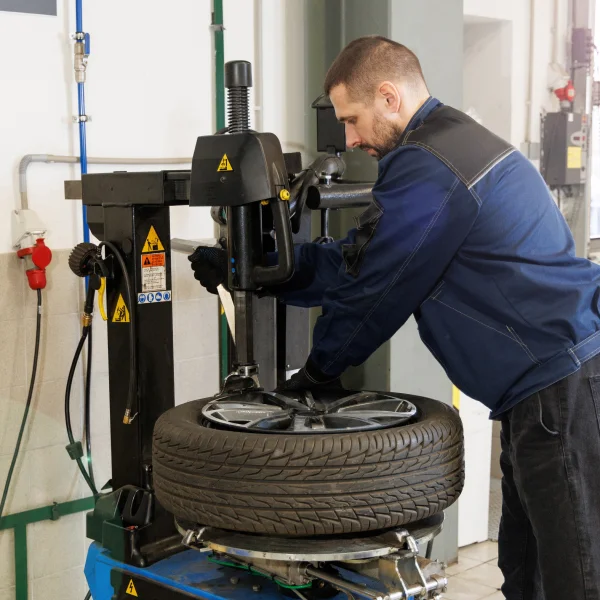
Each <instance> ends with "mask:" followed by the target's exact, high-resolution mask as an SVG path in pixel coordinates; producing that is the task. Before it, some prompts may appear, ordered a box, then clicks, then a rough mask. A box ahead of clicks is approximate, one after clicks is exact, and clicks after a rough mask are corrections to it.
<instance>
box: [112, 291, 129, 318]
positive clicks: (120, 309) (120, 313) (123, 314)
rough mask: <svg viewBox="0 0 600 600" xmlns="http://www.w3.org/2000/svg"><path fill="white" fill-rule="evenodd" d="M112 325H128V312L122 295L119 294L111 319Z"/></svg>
mask: <svg viewBox="0 0 600 600" xmlns="http://www.w3.org/2000/svg"><path fill="white" fill-rule="evenodd" d="M112 322H113V323H129V322H130V319H129V311H128V310H127V305H126V304H125V300H123V294H119V300H118V302H117V306H116V308H115V312H114V314H113V318H112Z"/></svg>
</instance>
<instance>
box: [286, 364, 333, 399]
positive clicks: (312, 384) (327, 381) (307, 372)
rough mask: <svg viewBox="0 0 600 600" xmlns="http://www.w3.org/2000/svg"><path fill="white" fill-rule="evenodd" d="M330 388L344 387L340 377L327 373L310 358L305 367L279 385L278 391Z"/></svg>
mask: <svg viewBox="0 0 600 600" xmlns="http://www.w3.org/2000/svg"><path fill="white" fill-rule="evenodd" d="M329 389H343V388H342V382H341V381H340V378H339V377H330V376H328V375H325V373H323V372H321V370H320V369H318V368H317V366H316V365H315V364H314V363H313V362H312V361H311V360H310V358H309V359H308V360H307V361H306V364H305V365H304V367H302V369H300V370H299V371H298V372H297V373H295V374H294V375H292V377H291V378H290V379H288V380H287V381H286V382H285V383H284V384H283V385H282V386H280V387H278V388H277V391H278V392H285V391H288V392H297V391H302V390H329Z"/></svg>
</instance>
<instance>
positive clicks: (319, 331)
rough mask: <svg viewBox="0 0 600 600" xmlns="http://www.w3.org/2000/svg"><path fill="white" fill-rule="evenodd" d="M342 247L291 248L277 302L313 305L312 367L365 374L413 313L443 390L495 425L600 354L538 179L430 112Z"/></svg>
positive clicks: (595, 319)
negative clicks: (444, 382)
mask: <svg viewBox="0 0 600 600" xmlns="http://www.w3.org/2000/svg"><path fill="white" fill-rule="evenodd" d="M357 221H358V222H357V227H356V228H355V229H353V230H352V231H350V232H349V233H348V235H347V237H346V238H345V239H342V240H340V241H336V242H333V243H330V244H325V245H319V244H302V245H299V246H297V247H296V254H295V256H296V273H295V275H294V277H293V278H292V280H291V281H290V282H289V284H287V291H284V292H282V293H281V294H280V297H281V298H283V300H284V301H285V302H286V303H288V304H290V305H294V306H303V307H309V306H322V309H323V313H322V316H321V317H320V318H319V319H318V321H317V323H316V326H315V330H314V335H313V348H312V351H311V354H310V360H311V362H312V363H313V364H315V365H317V366H318V367H319V369H320V370H321V371H322V372H323V373H324V374H325V375H328V376H331V377H334V376H337V375H339V374H341V373H342V372H343V371H344V370H345V369H346V368H347V367H348V366H350V365H359V364H361V363H363V362H364V361H365V360H366V359H367V358H368V357H369V356H370V355H371V354H372V353H373V352H374V351H375V350H376V349H377V348H378V347H379V346H380V345H381V344H383V343H384V342H386V341H387V340H388V339H389V338H390V337H391V336H392V335H394V333H395V332H396V331H398V329H399V328H400V327H402V325H403V324H404V323H405V322H406V320H407V319H408V318H409V317H410V316H411V315H414V316H415V318H416V320H417V323H418V328H419V333H420V336H421V339H422V340H423V342H424V343H425V344H426V346H427V347H428V348H429V350H430V351H431V353H432V354H433V355H434V357H435V358H436V359H437V360H438V362H439V363H440V364H441V365H442V367H443V368H444V369H445V371H446V373H447V374H448V377H449V378H450V380H451V381H452V382H453V383H454V384H455V385H456V386H457V387H458V388H459V389H460V390H462V391H463V392H464V393H465V394H467V395H468V396H470V397H472V398H474V399H476V400H479V401H481V402H483V403H484V404H485V405H486V406H488V407H489V408H490V409H491V411H492V417H496V416H498V415H499V414H501V413H503V412H505V411H506V410H508V409H510V408H511V407H513V406H514V405H515V404H516V403H517V402H519V401H520V400H521V399H523V398H525V397H528V396H530V395H532V394H534V393H535V392H537V391H539V390H540V389H543V388H545V387H547V386H549V385H551V384H552V383H554V382H556V381H558V380H560V379H562V378H564V377H566V376H567V375H569V374H571V373H573V372H574V371H576V370H577V369H579V368H580V366H581V364H582V363H583V362H585V361H587V360H588V359H590V358H591V357H593V356H595V355H596V354H598V353H599V352H600V314H599V310H598V301H599V293H600V285H599V284H600V267H599V266H597V265H595V264H593V263H591V262H590V261H588V260H587V259H583V258H577V257H576V256H575V249H574V242H573V237H572V235H571V232H570V230H569V228H568V226H567V224H566V222H565V220H564V218H563V216H562V214H561V212H560V211H559V209H558V207H557V206H556V204H555V202H554V201H553V198H552V196H551V194H550V191H549V189H548V187H547V186H546V184H545V182H544V181H543V179H542V178H541V176H540V174H539V172H538V171H537V169H536V168H535V167H534V166H533V165H532V164H531V162H530V161H529V160H528V159H527V158H525V156H523V155H522V154H521V153H520V152H518V151H517V150H516V149H515V148H513V147H512V146H510V145H509V144H507V143H506V142H504V141H503V140H501V139H500V138H498V137H496V136H495V135H494V134H492V133H491V132H489V131H488V130H486V129H485V128H484V127H482V126H480V125H478V124H477V123H475V121H473V120H472V119H470V118H469V117H467V116H466V115H464V113H461V112H460V111H457V110H454V109H452V108H450V107H446V106H444V105H442V104H441V103H440V102H439V101H438V100H436V99H435V98H429V100H428V101H427V102H426V103H425V104H424V105H423V106H422V107H421V109H420V110H419V111H418V112H417V114H415V116H414V117H413V119H412V120H411V122H410V124H409V125H408V127H407V129H406V131H405V133H404V135H403V138H402V141H401V143H400V144H399V145H398V147H397V148H396V149H395V150H393V151H392V152H390V153H389V154H388V155H387V156H385V157H384V158H383V159H382V160H381V161H380V162H379V174H378V178H377V182H376V183H375V186H374V188H373V203H372V204H371V206H369V208H367V210H366V211H365V212H364V213H363V214H362V215H361V216H360V217H359V218H358V220H357Z"/></svg>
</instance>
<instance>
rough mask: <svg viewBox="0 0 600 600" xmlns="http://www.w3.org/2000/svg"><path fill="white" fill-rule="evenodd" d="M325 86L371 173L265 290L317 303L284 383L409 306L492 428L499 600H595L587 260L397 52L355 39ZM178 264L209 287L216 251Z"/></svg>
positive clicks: (544, 199)
mask: <svg viewBox="0 0 600 600" xmlns="http://www.w3.org/2000/svg"><path fill="white" fill-rule="evenodd" d="M325 92H326V93H327V94H328V95H329V96H330V98H331V101H332V103H333V105H334V107H335V111H336V115H337V118H338V119H339V120H340V121H342V122H343V123H345V126H346V139H347V144H348V146H349V147H350V148H361V149H362V150H365V151H366V152H368V153H369V154H370V155H371V156H373V157H375V158H377V159H378V160H379V176H378V179H377V182H376V184H375V186H374V188H373V203H372V205H371V206H370V207H369V208H368V209H367V210H366V211H365V212H364V213H363V215H362V216H361V217H360V218H359V223H358V227H357V228H356V229H353V230H352V231H350V232H349V233H348V236H347V237H346V238H345V239H344V240H341V241H339V242H334V243H331V244H327V245H316V244H303V245H301V246H299V247H297V248H296V272H295V275H294V276H293V277H292V279H291V280H290V281H289V282H288V283H286V284H284V285H283V286H281V287H280V288H278V289H276V290H273V292H274V293H276V294H277V295H278V296H279V297H280V298H281V299H282V300H283V301H284V302H287V303H289V304H292V305H299V306H319V305H320V306H322V308H323V315H322V316H321V317H320V318H319V320H318V322H317V324H316V326H315V330H314V336H313V348H312V351H311V353H310V356H309V358H308V361H307V363H306V366H305V367H304V369H303V370H302V371H301V372H300V373H298V374H297V375H295V376H294V377H293V378H292V379H291V380H290V381H289V382H287V384H286V385H287V387H288V389H304V388H315V387H318V386H320V385H328V384H330V383H331V382H332V381H335V380H336V379H337V378H338V377H339V376H340V374H341V373H342V372H343V371H344V370H345V369H346V368H347V367H348V366H350V365H358V364H360V363H362V362H364V361H365V360H366V359H367V358H368V357H369V356H370V355H371V354H372V353H373V352H374V351H375V350H376V349H377V348H378V347H379V346H380V345H381V344H383V343H384V342H385V341H386V340H388V339H389V338H390V337H391V336H392V335H393V334H394V333H395V332H396V331H397V330H398V329H399V328H400V327H401V326H402V325H403V324H404V323H405V322H406V320H407V319H408V318H409V317H410V315H411V314H413V315H414V316H415V318H416V320H417V322H418V326H419V332H420V335H421V338H422V340H423V342H424V343H425V344H426V345H427V347H428V348H429V349H430V351H431V352H432V353H433V355H434V356H435V357H436V359H437V360H438V361H439V362H440V363H441V365H442V366H443V367H444V369H445V370H446V372H447V373H448V376H449V378H450V379H451V380H452V381H453V382H454V383H455V384H456V385H457V386H458V387H459V388H460V389H461V390H462V391H464V392H465V393H466V394H468V395H469V396H471V397H472V398H475V399H478V400H480V401H481V402H483V403H484V404H486V405H487V406H488V407H489V408H490V410H491V413H492V418H496V419H501V420H502V445H503V453H502V459H501V460H502V469H503V473H504V481H503V493H504V506H503V516H502V525H501V532H500V558H499V564H500V567H501V569H502V572H503V573H504V577H505V580H506V581H505V584H504V586H503V588H502V589H503V592H504V595H505V596H506V598H507V599H508V600H542V599H544V600H559V599H560V600H563V599H564V598H574V599H577V600H600V476H599V475H600V356H597V355H598V354H599V353H600V314H599V310H598V301H599V298H600V285H599V284H600V267H597V266H596V265H593V264H592V263H590V262H589V261H587V260H584V259H579V258H576V256H575V253H574V244H573V239H572V236H571V233H570V232H569V229H568V227H567V225H566V223H565V221H564V219H563V217H562V215H561V214H560V212H559V210H558V208H557V207H556V204H555V203H554V202H553V200H552V198H551V195H550V193H549V191H548V188H547V186H546V185H545V183H544V181H543V180H542V178H541V177H540V175H539V173H538V172H537V170H536V169H535V168H534V167H533V166H532V164H531V163H530V162H529V161H528V160H527V159H526V158H525V157H524V156H523V155H522V154H520V153H519V152H518V151H517V150H515V149H514V148H513V147H512V146H510V145H509V144H508V143H506V142H505V141H503V140H501V139H500V138H498V137H496V136H495V135H494V134H492V133H491V132H489V131H488V130H486V129H485V128H484V127H482V126H480V125H478V124H477V123H475V122H474V121H473V120H472V119H470V118H469V117H467V116H466V115H464V114H463V113H461V112H459V111H457V110H455V109H453V108H450V107H447V106H444V105H443V104H441V103H440V102H439V101H438V100H436V99H435V98H432V97H431V96H430V95H429V92H428V89H427V86H426V84H425V80H424V78H423V74H422V72H421V67H420V64H419V61H418V59H417V57H416V56H415V55H414V54H413V53H412V52H411V51H410V50H408V49H407V48H405V47H404V46H402V45H400V44H397V43H395V42H392V41H390V40H387V39H385V38H382V37H367V38H361V39H358V40H355V41H354V42H352V43H351V44H349V45H348V46H347V47H346V48H345V49H344V50H343V51H342V53H341V54H340V55H339V56H338V58H337V59H336V60H335V62H334V63H333V65H332V66H331V68H330V70H329V72H328V74H327V78H326V81H325ZM191 260H192V262H193V265H192V266H193V268H194V270H195V271H196V277H197V278H198V279H200V281H201V282H202V283H203V284H204V285H206V286H207V287H208V288H209V289H211V290H212V291H214V289H215V287H216V285H217V284H218V283H221V282H222V281H223V280H224V278H225V257H224V256H220V258H215V255H214V253H213V252H211V251H209V250H208V249H200V250H199V251H197V252H196V253H195V255H194V256H192V257H191Z"/></svg>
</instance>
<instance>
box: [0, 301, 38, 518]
mask: <svg viewBox="0 0 600 600" xmlns="http://www.w3.org/2000/svg"><path fill="white" fill-rule="evenodd" d="M41 329H42V291H41V290H37V319H36V326H35V350H34V352H33V366H32V368H31V380H30V382H29V393H28V394H27V402H26V403H25V411H24V412H23V419H22V420H21V428H20V429H19V435H18V437H17V443H16V444H15V451H14V452H13V457H12V461H11V463H10V468H9V469H8V475H7V476H6V482H5V484H4V491H3V492H2V500H0V520H1V519H2V513H3V512H4V506H5V505H6V498H7V496H8V490H9V489H10V482H11V480H12V477H13V474H14V471H15V465H16V464H17V458H18V457H19V450H20V448H21V442H22V440H23V433H24V432H25V426H26V425H27V417H28V416H29V410H30V408H31V401H32V398H33V388H34V385H35V377H36V375H37V367H38V359H39V354H40V336H41Z"/></svg>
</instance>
